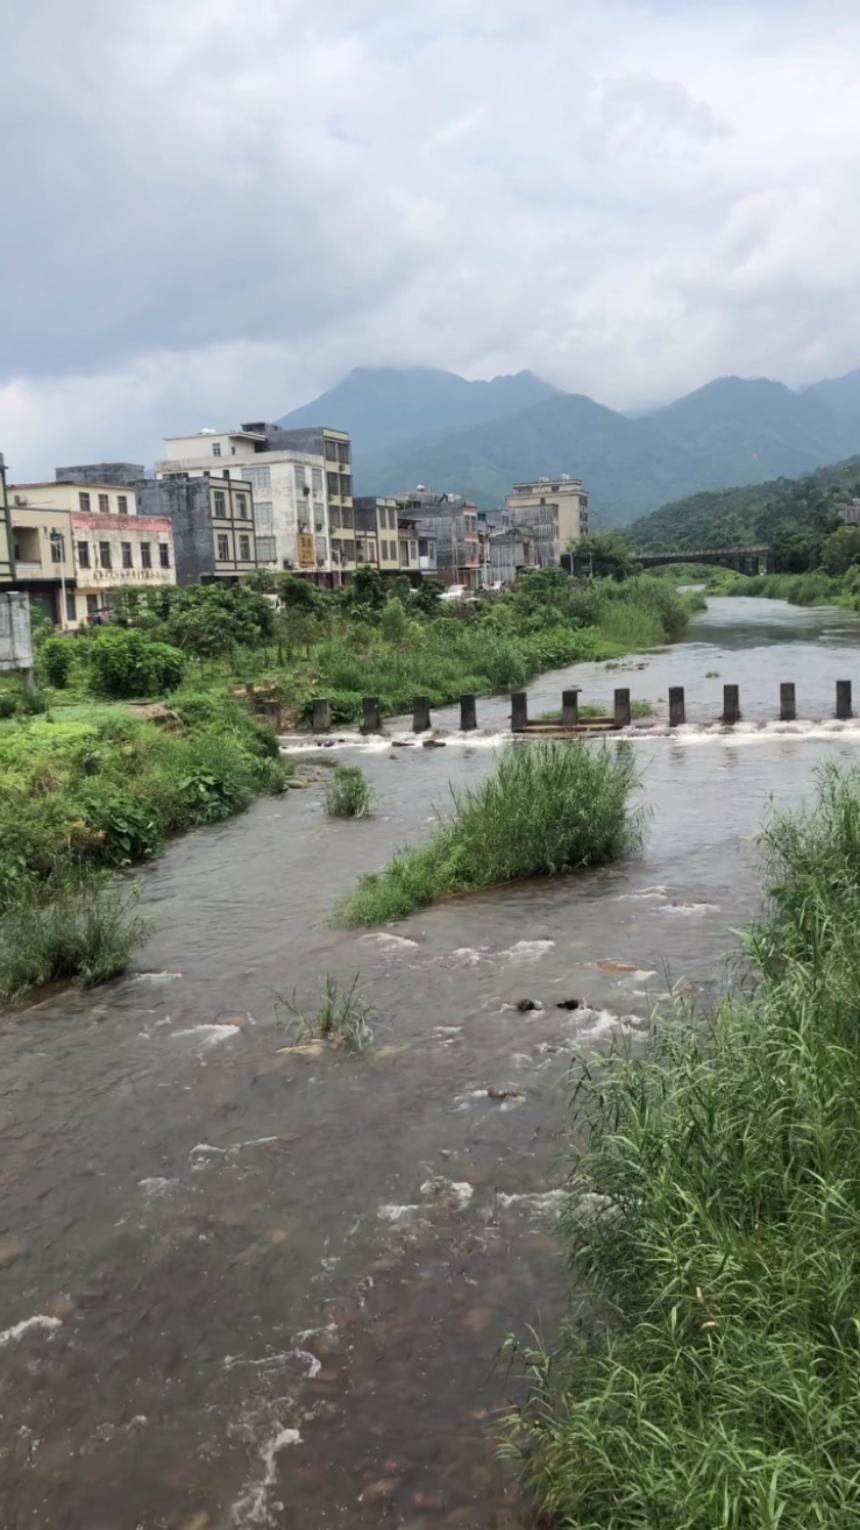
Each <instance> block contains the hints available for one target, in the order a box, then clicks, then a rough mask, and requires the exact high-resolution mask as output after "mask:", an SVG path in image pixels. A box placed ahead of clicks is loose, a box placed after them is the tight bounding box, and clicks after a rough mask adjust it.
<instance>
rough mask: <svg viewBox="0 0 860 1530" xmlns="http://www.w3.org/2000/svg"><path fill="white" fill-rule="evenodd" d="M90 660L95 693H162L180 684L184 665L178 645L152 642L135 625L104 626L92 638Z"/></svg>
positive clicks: (136, 694)
mask: <svg viewBox="0 0 860 1530" xmlns="http://www.w3.org/2000/svg"><path fill="white" fill-rule="evenodd" d="M59 641H61V640H60V639H57V638H54V639H49V642H55V643H56V642H59ZM89 660H90V684H91V687H92V690H93V691H94V693H95V694H96V695H97V696H111V697H119V698H121V697H126V696H164V695H165V694H166V693H167V692H168V691H173V690H175V689H176V687H177V686H178V685H179V683H180V681H181V679H182V672H183V669H184V667H185V660H184V659H183V656H182V654H181V653H180V651H179V649H178V648H172V647H171V646H170V644H169V643H154V642H152V641H151V640H150V639H148V638H147V637H146V636H145V635H144V633H143V632H140V631H139V630H138V629H137V628H124V627H107V628H103V629H102V630H101V631H100V632H99V633H98V635H97V636H96V637H94V638H93V640H92V643H91V645H90V654H89ZM70 668H71V665H68V666H67V670H66V675H67V676H68V670H69V669H70ZM52 683H53V682H52ZM64 684H65V681H64Z"/></svg>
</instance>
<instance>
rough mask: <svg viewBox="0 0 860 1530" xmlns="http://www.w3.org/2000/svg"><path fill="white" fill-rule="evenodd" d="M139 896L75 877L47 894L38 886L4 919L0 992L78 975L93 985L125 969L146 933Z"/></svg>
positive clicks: (7, 995) (5, 994)
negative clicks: (70, 881) (74, 879)
mask: <svg viewBox="0 0 860 1530" xmlns="http://www.w3.org/2000/svg"><path fill="white" fill-rule="evenodd" d="M136 903H137V897H136V894H135V893H133V892H131V893H130V892H127V891H125V892H124V891H122V890H121V889H118V888H117V887H115V886H107V885H104V884H99V883H97V882H93V881H75V882H73V883H70V884H68V885H67V886H66V887H65V888H62V889H56V890H55V891H54V893H53V896H51V897H49V898H48V899H45V898H44V897H41V896H38V895H37V894H36V893H35V891H34V892H31V893H30V894H29V896H27V897H26V898H24V899H22V900H21V901H20V902H19V903H18V905H17V906H16V908H15V909H14V911H12V912H9V913H7V914H6V915H5V916H4V918H3V919H2V921H0V998H3V999H7V1000H11V999H14V998H17V997H18V996H19V995H20V994H22V993H24V992H26V991H27V990H28V989H30V988H38V987H41V986H43V985H44V984H45V983H52V982H59V981H63V980H67V979H76V980H77V981H79V982H80V983H82V984H83V985H84V987H90V986H92V985H94V984H96V983H104V982H106V981H107V980H108V978H112V977H117V976H118V975H119V974H120V973H121V972H124V971H125V970H126V968H127V966H128V964H129V962H130V960H131V957H132V954H133V952H134V950H135V948H136V946H138V945H139V944H140V942H141V941H142V940H143V939H144V937H145V936H146V933H147V930H148V924H147V922H146V920H144V919H143V918H141V916H140V915H139V914H138V913H137V912H136Z"/></svg>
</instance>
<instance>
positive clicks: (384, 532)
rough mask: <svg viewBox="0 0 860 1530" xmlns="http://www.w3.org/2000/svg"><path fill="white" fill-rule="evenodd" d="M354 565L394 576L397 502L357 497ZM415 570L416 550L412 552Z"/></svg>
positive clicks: (397, 557) (397, 552) (397, 561)
mask: <svg viewBox="0 0 860 1530" xmlns="http://www.w3.org/2000/svg"><path fill="white" fill-rule="evenodd" d="M354 519H355V545H356V561H357V563H358V564H359V565H360V566H361V565H364V566H367V567H370V568H378V569H379V571H380V573H382V574H396V573H397V572H398V571H399V569H400V568H401V566H402V565H401V562H400V547H399V528H398V524H397V500H396V499H377V498H375V497H373V496H364V495H362V496H360V497H359V498H358V499H357V500H356V501H355V504H354ZM415 558H416V567H417V560H418V548H417V546H416V549H415Z"/></svg>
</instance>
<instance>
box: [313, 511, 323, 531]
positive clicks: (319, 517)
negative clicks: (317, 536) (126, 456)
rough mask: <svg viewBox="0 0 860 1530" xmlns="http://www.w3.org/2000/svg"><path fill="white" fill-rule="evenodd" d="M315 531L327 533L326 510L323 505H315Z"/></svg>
mask: <svg viewBox="0 0 860 1530" xmlns="http://www.w3.org/2000/svg"><path fill="white" fill-rule="evenodd" d="M314 531H317V532H319V531H325V510H324V509H323V507H322V505H314Z"/></svg>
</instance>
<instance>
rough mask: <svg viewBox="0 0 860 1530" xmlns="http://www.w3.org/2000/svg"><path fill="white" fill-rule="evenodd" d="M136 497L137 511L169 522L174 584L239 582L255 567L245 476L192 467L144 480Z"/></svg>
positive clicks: (251, 496)
mask: <svg viewBox="0 0 860 1530" xmlns="http://www.w3.org/2000/svg"><path fill="white" fill-rule="evenodd" d="M137 496H138V503H139V507H140V510H141V512H142V513H143V514H145V515H157V516H164V517H166V518H167V519H168V520H169V521H170V524H171V526H172V528H173V543H174V548H175V557H176V582H177V584H212V583H219V584H220V583H224V584H240V583H242V582H243V581H244V580H246V579H247V578H248V577H249V575H250V574H253V572H254V570H255V569H256V568H258V567H259V566H260V562H259V560H258V546H259V543H260V542H261V541H262V538H261V537H258V535H257V531H256V527H255V523H254V509H255V507H254V491H253V487H252V485H251V483H250V481H249V480H248V479H247V478H235V477H230V478H223V477H219V478H212V477H210V475H209V474H208V473H206V472H204V471H203V469H202V468H198V469H197V471H196V472H192V473H170V474H168V475H167V476H166V477H165V478H156V479H151V478H149V479H146V480H144V481H142V482H140V483H139V484H138V485H137ZM267 562H268V560H265V561H264V564H263V566H266V563H267Z"/></svg>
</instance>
